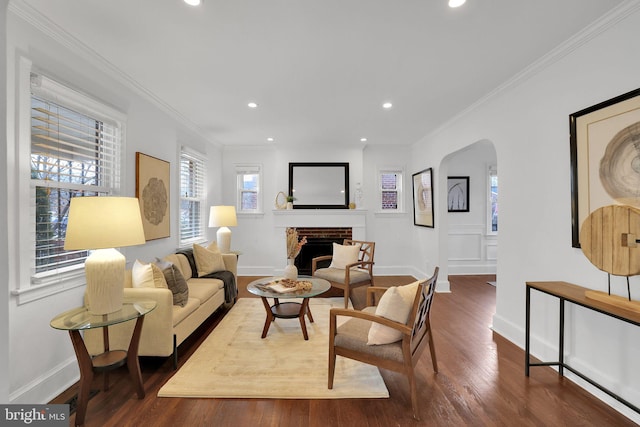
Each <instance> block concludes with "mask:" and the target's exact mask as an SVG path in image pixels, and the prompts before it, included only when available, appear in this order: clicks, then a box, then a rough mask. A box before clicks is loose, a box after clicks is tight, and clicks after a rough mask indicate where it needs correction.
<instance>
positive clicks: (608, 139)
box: [569, 89, 640, 248]
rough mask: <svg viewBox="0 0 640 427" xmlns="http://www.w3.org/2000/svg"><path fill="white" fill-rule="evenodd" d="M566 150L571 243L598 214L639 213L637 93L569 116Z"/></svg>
mask: <svg viewBox="0 0 640 427" xmlns="http://www.w3.org/2000/svg"><path fill="white" fill-rule="evenodd" d="M569 126H570V147H571V148H570V149H571V153H570V154H571V229H572V230H571V236H572V239H571V241H572V242H571V243H572V246H573V247H575V248H579V247H580V227H581V226H582V223H583V222H584V220H585V219H587V217H588V216H589V215H590V214H591V212H593V211H595V210H596V209H598V208H601V207H603V206H608V205H616V204H617V205H632V206H636V207H640V155H639V154H638V151H637V150H638V147H636V146H637V145H639V144H640V89H636V90H633V91H631V92H628V93H625V94H623V95H619V96H617V97H615V98H612V99H609V100H607V101H604V102H601V103H599V104H596V105H594V106H591V107H589V108H586V109H584V110H581V111H578V112H577V113H573V114H571V115H570V116H569Z"/></svg>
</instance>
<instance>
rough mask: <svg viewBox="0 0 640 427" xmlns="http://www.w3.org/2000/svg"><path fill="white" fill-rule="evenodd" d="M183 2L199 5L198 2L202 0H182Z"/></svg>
mask: <svg viewBox="0 0 640 427" xmlns="http://www.w3.org/2000/svg"><path fill="white" fill-rule="evenodd" d="M184 2H185V3H186V4H188V5H189V6H200V3H202V0H184Z"/></svg>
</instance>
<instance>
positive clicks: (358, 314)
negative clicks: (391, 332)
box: [329, 308, 412, 335]
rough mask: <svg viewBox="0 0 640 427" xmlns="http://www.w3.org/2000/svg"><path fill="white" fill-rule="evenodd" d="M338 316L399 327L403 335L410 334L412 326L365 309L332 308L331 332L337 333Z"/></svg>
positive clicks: (330, 313) (330, 318)
mask: <svg viewBox="0 0 640 427" xmlns="http://www.w3.org/2000/svg"><path fill="white" fill-rule="evenodd" d="M338 316H346V317H352V318H356V319H363V320H368V321H370V322H375V323H379V324H381V325H384V326H388V327H390V328H392V329H397V330H398V331H400V332H402V334H403V335H410V334H411V330H412V328H410V327H409V326H407V325H405V324H404V323H400V322H395V321H393V320H389V319H387V318H385V317H381V316H376V315H375V314H371V313H366V312H364V311H359V310H351V309H348V308H332V309H331V310H330V311H329V333H330V334H332V335H335V331H336V324H337V322H336V318H337V317H338Z"/></svg>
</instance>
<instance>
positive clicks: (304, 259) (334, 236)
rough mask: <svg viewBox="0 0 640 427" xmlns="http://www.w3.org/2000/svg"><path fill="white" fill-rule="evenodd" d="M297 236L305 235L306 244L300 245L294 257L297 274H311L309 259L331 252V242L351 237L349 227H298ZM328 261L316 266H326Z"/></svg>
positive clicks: (338, 241)
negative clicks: (296, 255)
mask: <svg viewBox="0 0 640 427" xmlns="http://www.w3.org/2000/svg"><path fill="white" fill-rule="evenodd" d="M297 230H298V236H300V238H302V237H303V236H306V237H307V244H306V245H304V246H302V249H301V250H300V254H299V255H298V257H297V258H296V267H298V274H300V275H306V276H310V275H311V260H312V259H313V258H315V257H318V256H322V255H331V254H332V253H333V243H340V244H342V242H343V241H344V240H345V239H351V238H352V229H351V227H298V228H297ZM329 263H330V262H329V261H325V262H323V263H320V264H318V267H328V266H329Z"/></svg>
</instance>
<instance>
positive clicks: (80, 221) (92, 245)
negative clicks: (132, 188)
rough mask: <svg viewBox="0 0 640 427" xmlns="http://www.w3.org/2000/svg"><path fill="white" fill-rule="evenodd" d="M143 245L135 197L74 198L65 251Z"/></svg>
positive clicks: (137, 204)
mask: <svg viewBox="0 0 640 427" xmlns="http://www.w3.org/2000/svg"><path fill="white" fill-rule="evenodd" d="M143 243H145V238H144V229H143V227H142V217H141V215H140V204H139V203H138V199H137V198H135V197H74V198H73V199H71V205H70V207H69V218H68V225H67V234H66V238H65V241H64V248H65V249H67V250H69V249H105V248H118V247H123V246H133V245H140V244H143Z"/></svg>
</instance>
